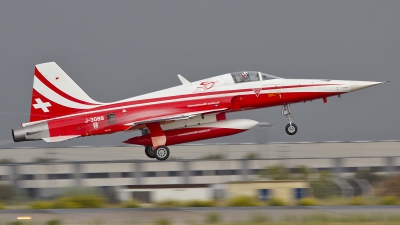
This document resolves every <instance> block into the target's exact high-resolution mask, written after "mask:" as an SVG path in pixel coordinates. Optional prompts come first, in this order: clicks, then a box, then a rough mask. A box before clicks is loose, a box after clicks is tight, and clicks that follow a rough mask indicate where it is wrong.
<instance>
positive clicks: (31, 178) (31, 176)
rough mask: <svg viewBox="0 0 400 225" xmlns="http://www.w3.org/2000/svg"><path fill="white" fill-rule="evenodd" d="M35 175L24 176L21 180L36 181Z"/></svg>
mask: <svg viewBox="0 0 400 225" xmlns="http://www.w3.org/2000/svg"><path fill="white" fill-rule="evenodd" d="M34 179H35V175H34V174H22V175H21V180H34Z"/></svg>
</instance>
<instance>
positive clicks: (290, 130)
mask: <svg viewBox="0 0 400 225" xmlns="http://www.w3.org/2000/svg"><path fill="white" fill-rule="evenodd" d="M282 115H283V116H286V117H287V119H288V125H286V127H285V131H286V133H287V134H289V135H295V134H296V133H297V126H296V124H294V123H293V122H292V120H293V118H294V116H292V115H291V114H290V104H287V105H283V107H282Z"/></svg>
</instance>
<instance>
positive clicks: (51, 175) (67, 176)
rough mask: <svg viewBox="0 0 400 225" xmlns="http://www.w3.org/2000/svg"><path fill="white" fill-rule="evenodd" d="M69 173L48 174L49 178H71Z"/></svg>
mask: <svg viewBox="0 0 400 225" xmlns="http://www.w3.org/2000/svg"><path fill="white" fill-rule="evenodd" d="M71 177H72V176H71V174H67V173H57V174H49V175H48V179H49V180H62V179H71Z"/></svg>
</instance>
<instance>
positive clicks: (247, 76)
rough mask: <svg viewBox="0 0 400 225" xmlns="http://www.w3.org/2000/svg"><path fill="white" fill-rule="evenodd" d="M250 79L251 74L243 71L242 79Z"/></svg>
mask: <svg viewBox="0 0 400 225" xmlns="http://www.w3.org/2000/svg"><path fill="white" fill-rule="evenodd" d="M249 80H250V76H249V73H248V72H243V73H242V81H249Z"/></svg>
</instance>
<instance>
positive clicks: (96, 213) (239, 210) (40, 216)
mask: <svg viewBox="0 0 400 225" xmlns="http://www.w3.org/2000/svg"><path fill="white" fill-rule="evenodd" d="M212 212H215V213H218V214H219V215H220V217H221V220H222V221H224V222H232V221H236V222H238V221H249V220H250V219H251V217H252V216H254V215H256V214H262V215H264V216H267V217H269V218H273V219H274V220H275V221H282V220H285V219H288V218H296V217H297V218H301V217H302V216H306V215H313V214H324V215H331V216H346V215H367V216H371V215H377V216H382V215H385V216H386V215H400V206H310V207H303V206H282V207H272V206H268V207H205V208H193V207H191V208H135V209H125V208H101V209H49V210H0V221H2V222H6V223H7V222H10V221H16V220H17V217H31V218H32V220H31V221H32V223H34V224H38V223H44V222H46V221H49V220H53V219H59V220H61V221H62V222H63V224H121V223H152V224H153V223H154V221H155V220H157V219H168V220H170V221H171V222H172V223H173V224H187V223H200V222H204V221H205V220H206V218H207V215H209V214H210V213H212Z"/></svg>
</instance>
